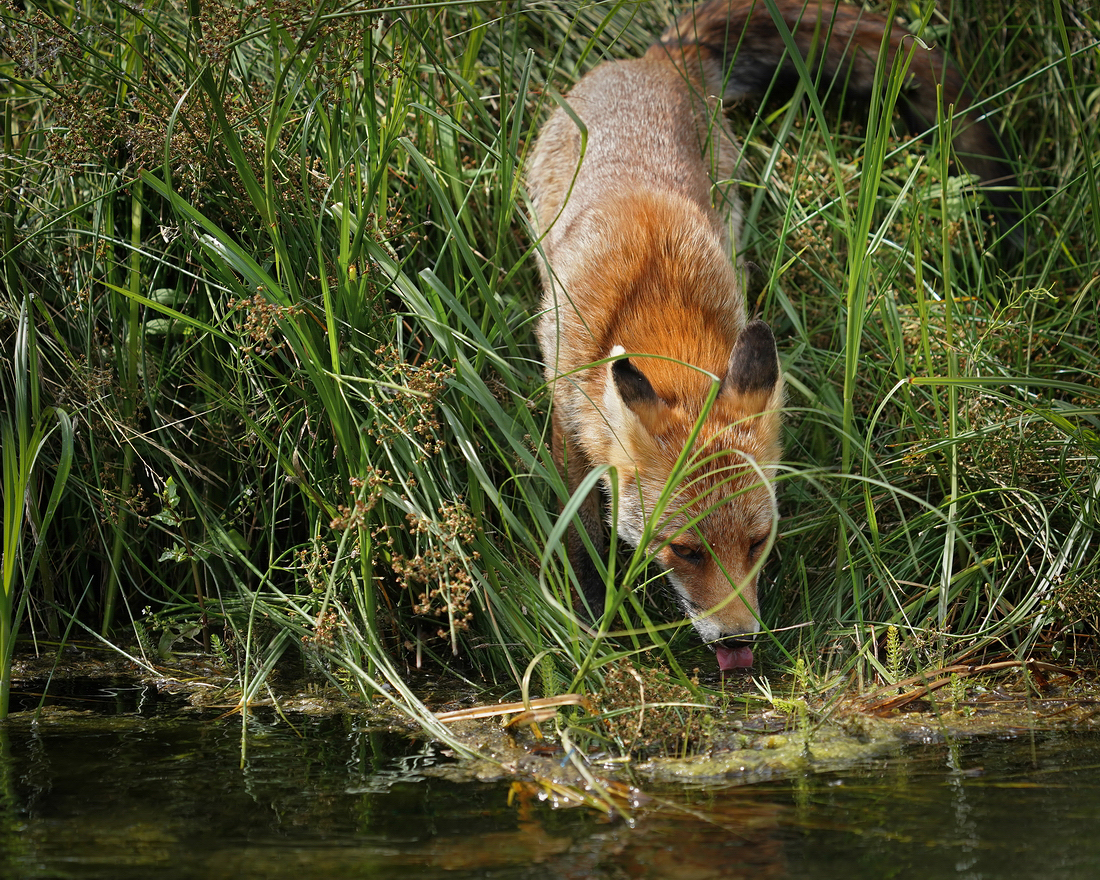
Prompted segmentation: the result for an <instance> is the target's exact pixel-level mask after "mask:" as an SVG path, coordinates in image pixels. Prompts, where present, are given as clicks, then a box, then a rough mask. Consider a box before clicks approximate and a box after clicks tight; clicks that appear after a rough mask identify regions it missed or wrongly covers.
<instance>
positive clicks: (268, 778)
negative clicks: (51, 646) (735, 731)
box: [0, 686, 1100, 880]
mask: <svg viewBox="0 0 1100 880" xmlns="http://www.w3.org/2000/svg"><path fill="white" fill-rule="evenodd" d="M98 699H100V700H101V701H104V702H106V703H107V705H108V707H109V710H110V711H109V713H108V714H104V712H103V711H98V712H89V713H87V714H85V715H81V716H74V714H73V713H71V712H65V713H60V714H56V715H55V714H51V713H45V714H44V715H43V716H42V717H41V719H40V720H39V721H38V722H36V723H31V722H30V721H29V720H28V719H26V718H16V719H14V720H13V721H11V722H9V723H8V724H7V725H6V726H0V745H2V747H3V760H2V764H0V769H2V773H3V780H4V783H5V785H4V788H3V802H2V804H0V877H4V878H8V877H10V878H55V877H56V878H62V877H64V878H148V877H154V876H155V877H157V878H158V880H177V878H179V880H183V878H223V877H224V878H231V877H232V878H247V877H265V878H276V880H278V878H284V877H285V878H295V880H300V878H313V877H317V878H345V877H347V878H387V877H395V878H396V877H401V878H409V877H417V878H444V877H445V878H452V880H465V878H494V880H495V878H512V877H515V878H520V877H523V878H588V877H591V878H608V880H612V878H615V880H618V878H624V877H639V878H641V877H645V878H664V877H668V878H678V880H695V878H699V880H703V878H719V877H722V878H728V877H733V878H737V877H746V878H748V877H752V878H771V877H792V878H794V877H797V878H823V880H824V878H828V880H836V878H844V880H859V878H875V880H880V878H883V877H920V878H938V877H965V878H990V880H993V878H997V880H1002V878H1017V877H1018V878H1030V877H1042V878H1045V880H1050V878H1090V880H1091V878H1095V877H1097V876H1100V739H1098V738H1097V737H1094V736H1087V735H1072V734H1055V735H1052V734H1046V735H1043V736H1042V737H1040V738H1036V739H1034V740H1032V739H1029V738H1017V739H1014V740H1009V741H992V742H988V741H987V742H981V743H964V744H955V745H935V746H922V747H919V748H916V747H914V748H909V749H906V750H903V751H900V750H899V751H898V752H897V753H896V754H894V755H891V756H889V757H886V758H881V759H877V760H874V761H867V762H864V763H862V764H860V765H859V766H856V767H853V768H850V769H848V770H846V771H844V772H842V773H836V772H834V773H823V774H806V775H800V776H798V777H797V778H793V779H787V780H784V781H779V782H768V783H757V784H753V785H742V786H730V787H726V788H721V789H715V788H709V789H699V790H684V789H683V788H682V787H680V788H676V789H664V790H652V791H651V793H652V794H653V795H654V796H655V798H654V800H653V801H652V802H651V803H650V804H649V805H648V807H647V808H646V809H645V810H642V811H639V812H638V813H637V814H636V815H635V817H634V821H633V823H632V826H631V823H627V822H624V821H622V820H621V819H617V820H609V819H607V818H606V817H604V816H601V815H598V814H596V813H595V812H593V811H590V810H585V809H570V810H553V809H551V808H550V807H549V806H548V805H547V804H546V803H544V802H542V801H540V800H539V798H538V797H537V796H536V795H535V794H534V793H533V790H532V789H531V788H524V787H517V788H516V789H515V790H512V791H510V788H511V786H510V783H509V782H494V783H481V782H454V781H447V780H445V779H442V778H439V777H438V776H437V775H436V774H437V772H438V770H439V768H440V767H441V766H443V765H445V764H446V763H447V762H448V761H449V760H450V759H449V758H447V757H446V756H445V755H444V754H442V752H441V751H440V750H439V749H438V748H437V747H435V746H433V745H431V744H424V743H421V742H416V741H414V740H411V739H409V738H407V737H404V736H402V735H399V734H394V733H386V732H380V731H378V730H373V729H371V727H370V725H369V723H368V722H367V721H366V720H365V719H363V718H362V717H358V716H350V715H349V716H342V717H336V718H332V717H328V718H312V717H292V718H291V719H290V720H291V722H292V723H293V725H294V727H293V728H292V727H291V726H290V725H288V724H287V723H286V722H284V721H283V720H281V719H278V718H277V717H276V716H274V715H272V716H271V717H270V718H267V719H262V718H261V719H260V720H254V721H252V722H251V723H250V727H249V731H248V755H247V759H246V760H245V762H244V765H243V766H241V735H242V730H241V723H240V719H239V717H236V716H230V717H221V716H220V715H219V714H218V713H215V712H211V711H203V712H196V711H194V710H185V711H181V709H180V707H179V706H176V705H171V704H168V705H166V704H164V703H163V701H158V700H156V699H154V696H153V695H152V694H150V693H149V692H148V691H146V690H142V689H140V688H138V689H134V688H126V687H124V686H119V687H118V688H114V689H108V691H107V692H106V694H103V693H101V694H100V695H99V697H98ZM99 708H100V710H102V709H103V706H102V705H101V706H100V707H99ZM510 794H511V803H509V799H510V798H509V795H510Z"/></svg>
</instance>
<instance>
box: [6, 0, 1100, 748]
mask: <svg viewBox="0 0 1100 880" xmlns="http://www.w3.org/2000/svg"><path fill="white" fill-rule="evenodd" d="M874 5H876V6H879V7H881V8H882V9H884V10H885V9H886V6H885V4H874ZM896 11H898V12H900V13H901V14H903V15H907V16H912V18H911V22H910V23H911V26H912V27H913V29H914V30H921V31H922V33H923V34H924V36H925V39H926V40H928V41H931V40H937V41H947V42H948V43H949V46H950V48H951V50H952V51H953V52H954V54H955V56H956V57H957V58H958V59H959V60H960V62H961V66H962V67H963V68H964V69H965V70H969V71H974V74H973V76H972V82H973V85H974V88H975V90H976V92H977V93H979V94H980V95H982V96H986V97H988V107H989V112H991V113H993V112H994V111H995V112H996V118H997V119H998V120H999V121H1000V123H1001V125H1002V127H1003V137H1004V139H1005V143H1006V146H1007V147H1008V151H1009V154H1010V155H1011V156H1012V157H1013V160H1014V165H1015V167H1016V170H1017V173H1018V177H1019V181H1020V183H1021V184H1022V186H1023V188H1024V202H1025V209H1024V211H1023V217H1022V220H1021V223H1020V224H1019V226H1018V227H1017V229H1016V230H1015V231H1014V232H1012V233H1011V234H1010V233H1009V230H1008V229H1007V228H1005V227H1004V226H1003V225H1002V226H999V225H996V224H991V223H989V222H987V218H985V217H983V214H984V213H986V206H985V204H984V202H983V201H982V197H981V196H980V195H978V194H976V193H975V192H974V191H973V189H972V187H971V186H970V185H969V184H970V181H968V180H967V179H965V178H957V177H951V176H949V175H948V173H947V172H948V170H949V164H950V162H951V157H950V156H949V155H947V153H946V151H940V150H939V149H938V147H937V146H936V144H938V143H941V142H943V141H946V140H947V139H946V138H934V139H933V138H929V139H927V140H921V141H904V140H901V139H899V138H897V137H895V136H894V135H893V134H892V133H891V130H890V125H889V124H883V123H884V122H885V123H888V121H889V120H890V119H891V118H892V108H890V107H880V108H872V111H871V113H872V116H873V118H874V119H875V120H877V123H878V124H873V125H871V126H869V127H868V128H866V129H864V128H863V127H860V126H857V125H854V124H853V123H852V122H851V121H850V119H851V114H845V113H841V112H838V109H837V108H836V107H835V106H832V105H831V104H829V103H826V105H825V107H824V109H822V108H816V109H813V108H810V107H809V106H808V105H804V104H803V103H802V102H801V101H797V100H796V101H792V102H789V103H779V102H778V101H772V102H769V103H768V104H767V105H766V106H765V108H764V110H763V112H761V113H759V114H757V113H755V112H753V109H752V108H735V110H734V111H733V112H734V114H735V116H736V117H737V120H738V123H737V128H738V130H740V131H741V132H743V134H744V138H745V157H744V163H743V166H744V167H743V169H742V178H743V180H744V182H745V183H744V186H743V194H744V197H745V199H746V207H747V217H748V223H747V238H746V241H745V242H744V250H745V252H746V253H747V254H748V255H749V256H750V257H751V259H752V260H753V261H754V262H755V263H756V264H757V265H758V266H759V267H761V271H760V272H759V273H758V278H761V279H762V281H758V282H757V284H756V285H755V286H754V289H753V291H752V302H751V304H750V308H751V311H753V312H754V314H756V315H758V316H760V317H763V318H764V319H766V320H767V321H768V322H769V323H770V324H771V325H772V327H773V329H774V330H775V334H776V337H777V339H778V340H779V344H780V351H781V355H782V357H783V367H784V370H785V372H786V376H787V383H788V387H789V389H790V390H789V394H788V404H789V415H788V418H787V423H786V436H785V448H786V455H787V460H786V462H785V463H784V465H783V467H782V468H781V476H780V479H779V496H780V507H781V514H782V520H781V522H780V535H779V538H778V540H777V543H776V547H775V550H774V551H773V553H772V556H771V558H770V559H769V561H768V563H767V565H766V568H765V570H764V574H763V580H762V583H763V584H764V585H765V586H764V592H763V618H764V623H765V624H766V625H767V626H768V627H770V628H771V630H772V632H771V633H770V635H769V637H768V638H767V639H765V640H764V641H763V643H762V644H761V645H760V648H759V650H758V651H757V657H758V658H759V659H758V663H762V664H763V666H764V668H765V669H783V670H789V671H792V672H796V673H797V674H796V682H800V683H801V686H802V687H803V688H804V689H807V690H812V689H815V688H816V687H817V686H818V685H821V686H822V687H824V686H825V685H832V684H835V683H836V682H837V681H838V680H840V681H851V682H853V683H856V684H865V685H869V684H879V683H888V684H893V683H896V682H898V681H899V680H901V679H905V678H906V677H908V676H911V675H914V674H916V673H919V672H921V671H922V670H924V669H926V668H929V667H946V666H949V665H950V664H951V663H957V662H961V661H963V660H965V659H971V660H974V659H977V658H991V657H995V656H996V657H1004V658H1009V659H1012V660H1019V659H1022V658H1025V657H1028V656H1031V655H1033V654H1042V655H1044V656H1047V657H1050V658H1053V659H1055V660H1057V661H1059V662H1062V663H1074V662H1084V661H1085V660H1088V659H1091V657H1092V652H1093V651H1094V648H1095V639H1096V636H1097V634H1098V629H1100V561H1098V560H1100V547H1098V540H1100V534H1098V520H1097V518H1098V514H1100V511H1098V509H1097V507H1098V504H1100V463H1098V458H1100V348H1098V342H1097V327H1098V314H1097V301H1098V299H1100V297H1098V293H1100V291H1098V289H1097V286H1096V283H1097V278H1100V188H1098V179H1097V178H1098V175H1100V168H1098V167H1097V166H1098V164H1100V152H1098V149H1097V145H1098V144H1100V21H1098V20H1097V19H1096V18H1095V17H1089V16H1090V13H1089V12H1087V11H1085V10H1084V9H1078V10H1071V9H1070V8H1068V7H1066V6H1064V5H1063V4H1061V3H1059V2H1057V0H1037V2H1035V3H1029V4H1019V8H1008V9H1004V10H1000V9H998V10H994V9H992V8H990V7H989V6H988V4H982V3H978V2H962V3H955V4H953V5H952V6H950V12H951V17H950V18H949V19H947V18H944V17H943V16H942V15H941V14H940V13H939V12H934V11H933V10H931V9H930V8H927V7H926V5H925V4H909V5H906V6H905V7H904V8H899V9H897V10H896ZM668 14H669V10H668V9H666V7H665V5H664V4H657V3H653V4H648V3H626V2H617V3H612V2H608V3H597V4H586V5H578V4H573V3H560V4H554V3H549V4H539V5H535V6H531V7H528V8H521V7H516V8H513V7H511V6H509V5H507V4H505V5H498V4H476V3H450V2H444V3H435V4H428V5H416V4H410V5H377V4H373V3H363V4H350V5H340V4H331V3H326V2H321V3H301V2H296V0H271V2H266V3H256V4H252V3H247V4H244V3H232V2H219V3H200V2H199V0H189V2H188V3H183V2H173V0H150V2H148V3H146V4H144V5H132V4H124V3H120V2H108V0H100V2H88V3H86V4H83V5H81V6H79V7H76V6H72V5H68V4H64V3H60V2H57V3H54V2H45V3H38V4H32V3H26V4H24V5H21V6H15V5H10V4H5V5H3V6H0V52H2V55H0V82H2V83H3V97H0V104H2V107H3V110H2V112H3V137H4V142H3V149H2V158H0V198H2V200H3V203H2V206H0V222H2V223H3V231H2V234H3V239H2V243H0V257H2V259H0V336H2V338H3V339H4V348H3V358H4V360H3V364H2V366H0V372H2V374H3V387H4V408H3V409H4V411H3V415H2V418H3V436H2V443H3V460H4V471H3V493H4V494H3V497H4V544H3V548H4V549H3V553H4V556H3V590H4V593H3V597H2V601H0V616H2V621H0V623H2V629H0V639H2V642H3V644H2V645H0V649H2V650H0V661H2V662H3V668H4V676H5V677H4V683H3V694H5V695H6V690H7V686H8V678H7V676H8V673H9V671H10V661H11V656H12V650H13V639H14V637H15V636H16V635H18V636H19V637H20V638H22V639H27V640H33V642H34V643H35V644H36V645H37V646H38V647H39V649H42V650H46V647H47V646H53V645H56V644H59V643H62V642H63V641H64V640H65V639H69V638H72V637H74V636H75V635H98V636H99V637H101V638H103V639H106V640H108V641H110V642H112V643H116V644H131V645H136V646H137V647H135V648H133V649H132V650H133V651H134V653H135V654H137V655H142V654H144V659H145V661H146V662H150V663H153V662H160V661H162V660H164V659H166V657H167V656H168V655H170V653H171V652H172V651H173V650H181V649H182V648H181V645H183V644H185V643H187V642H189V641H190V642H192V643H193V644H196V645H199V646H201V648H202V649H203V650H206V651H208V652H210V653H212V654H215V655H217V656H220V657H223V658H224V659H225V661H226V662H228V663H230V664H231V665H234V666H235V668H236V669H237V673H238V676H239V686H240V689H241V699H242V701H243V702H244V703H245V704H247V702H248V701H249V700H250V699H252V698H254V697H255V696H256V695H257V694H258V693H260V691H261V689H262V688H263V687H264V685H265V682H266V679H267V676H268V675H269V674H270V672H271V670H272V669H273V668H274V667H275V666H276V664H278V663H280V662H289V661H295V662H298V661H300V662H302V663H304V664H305V665H306V667H307V668H309V669H311V670H314V671H315V672H316V674H317V675H323V676H327V677H328V679H329V680H330V681H331V682H332V683H333V684H335V685H337V686H339V687H341V688H344V689H346V690H348V691H351V692H359V693H362V694H364V695H378V694H381V695H384V696H385V697H386V698H387V699H389V700H392V701H393V702H395V703H397V704H398V705H400V706H401V707H402V708H403V709H404V710H405V711H408V712H409V713H411V714H412V715H414V716H415V717H417V718H418V719H419V720H420V722H421V723H422V724H423V725H424V726H425V727H427V728H429V729H430V730H433V731H435V732H436V733H437V734H438V735H440V736H444V737H446V736H447V734H446V732H445V730H444V729H443V728H442V727H440V726H439V725H438V722H437V721H436V720H435V719H434V718H433V716H432V715H431V713H430V712H428V710H427V708H426V707H425V706H424V705H423V703H422V702H421V700H420V698H419V696H418V695H417V693H416V692H415V689H414V688H413V687H411V686H410V684H409V682H408V679H409V676H408V675H407V674H406V670H407V669H409V668H412V667H420V666H428V667H430V668H432V669H438V670H443V671H446V672H449V673H452V674H456V675H461V676H465V677H468V678H474V679H476V680H478V681H479V682H485V683H486V685H487V686H491V687H493V688H494V691H495V692H497V693H500V692H504V693H512V694H518V695H519V696H520V697H521V698H522V699H528V698H529V697H531V696H538V695H542V696H546V697H553V696H555V695H560V694H565V693H570V692H575V691H576V692H595V691H598V690H601V689H602V690H603V693H602V696H601V700H602V703H601V704H600V705H595V704H593V705H592V706H590V708H592V709H594V710H595V712H596V714H597V715H599V714H601V713H602V714H603V715H604V716H606V720H607V722H608V723H607V724H606V725H604V726H600V724H597V723H596V722H595V721H594V720H593V719H594V718H595V717H596V715H593V714H590V713H588V712H586V711H582V710H579V709H578V710H575V711H576V712H577V721H578V723H581V722H585V724H586V726H585V727H584V730H585V731H587V732H588V734H590V735H592V736H598V737H600V738H601V740H602V741H603V742H605V743H607V744H608V745H609V746H610V747H613V748H616V749H621V750H630V749H633V748H636V747H637V745H638V743H644V744H647V745H653V743H655V742H656V743H657V746H656V747H658V748H659V747H660V742H658V741H659V740H660V739H661V736H662V734H661V733H660V732H659V731H658V732H652V731H643V730H641V729H640V727H639V725H640V721H639V718H638V716H639V713H638V712H636V711H633V710H632V708H631V707H630V701H631V699H632V698H633V696H632V695H633V694H634V692H635V691H634V690H633V689H634V688H635V687H636V689H637V693H638V694H639V698H638V699H639V701H640V703H641V704H645V702H646V701H647V700H649V701H650V702H653V699H654V698H653V697H652V694H654V693H656V694H659V695H660V696H658V697H657V698H656V700H657V702H658V703H660V704H661V705H662V706H664V707H665V709H664V710H662V711H664V712H665V713H666V714H665V715H663V716H659V717H662V718H665V719H666V720H665V721H662V722H661V723H662V724H664V723H666V722H667V718H668V717H674V719H675V723H670V722H668V723H670V729H671V728H672V727H675V728H676V730H677V731H680V732H678V733H675V735H673V734H670V737H669V739H668V742H667V749H668V750H669V751H672V752H677V751H683V750H684V749H685V748H689V747H690V746H689V744H687V743H688V741H689V740H690V741H701V740H702V739H705V731H706V726H707V725H708V724H709V723H710V721H708V715H707V713H706V712H705V711H703V710H699V709H698V708H696V707H695V704H699V703H700V702H701V701H702V700H703V698H704V697H705V696H706V691H707V688H706V686H705V682H706V681H707V680H708V679H707V677H706V673H705V672H704V676H703V680H704V684H702V685H701V684H700V683H699V677H698V676H697V675H696V674H695V673H694V672H693V669H694V668H695V667H702V666H705V665H707V664H711V665H712V661H711V660H710V658H709V657H708V656H707V655H706V654H705V653H704V652H702V651H701V650H700V649H699V648H698V646H697V642H696V641H695V637H694V636H693V634H692V633H691V631H690V627H688V626H686V625H685V624H684V623H683V622H682V621H681V620H680V619H679V618H678V616H677V615H676V613H675V612H674V611H672V610H670V608H668V607H666V605H665V599H664V594H663V591H662V588H661V579H660V578H659V577H657V576H655V575H654V573H653V572H651V571H648V570H647V569H646V566H645V560H644V558H643V557H642V556H640V555H637V554H636V555H635V556H633V557H627V556H626V555H625V554H624V555H622V556H621V558H620V559H619V560H618V565H617V566H616V567H613V568H612V569H611V571H610V572H609V577H610V578H612V579H614V581H615V584H616V585H617V587H618V589H619V594H618V595H619V597H620V599H621V601H620V602H619V603H618V604H617V605H616V606H615V613H613V614H610V615H608V619H607V620H606V621H605V623H604V624H603V626H601V627H599V628H596V629H592V628H589V627H587V626H584V625H582V624H581V623H579V622H578V620H577V618H576V616H575V614H574V613H573V610H572V608H573V597H572V591H571V587H570V585H569V581H568V578H567V575H566V573H565V563H564V552H563V546H562V538H563V534H564V528H565V523H566V519H565V518H563V517H561V516H559V510H560V506H561V504H563V503H564V504H565V505H566V513H567V514H568V513H570V512H572V511H574V510H575V504H571V503H570V502H569V499H568V497H567V492H566V490H565V487H564V485H563V484H562V482H561V481H560V480H559V479H558V476H557V474H556V472H555V469H554V467H553V463H552V461H551V459H550V455H549V452H548V449H547V445H548V444H547V441H548V432H549V420H548V418H547V406H548V401H549V395H548V393H547V389H546V388H545V386H544V384H543V382H542V379H541V370H540V366H539V355H538V351H537V348H536V346H535V342H534V337H533V332H532V328H533V322H534V319H535V304H536V302H537V294H536V289H537V268H536V258H537V257H536V254H535V251H534V248H533V247H532V244H531V238H530V235H529V231H530V230H529V226H528V221H527V219H526V218H527V207H526V203H525V194H524V189H523V184H522V176H521V169H522V166H523V160H524V156H525V155H526V152H527V150H528V149H529V147H530V145H531V143H532V141H533V137H534V134H535V132H536V131H537V129H538V125H539V123H540V121H541V120H542V119H543V118H544V116H545V113H546V112H547V110H548V109H549V107H550V106H552V105H553V102H554V101H555V97H556V95H557V93H558V92H559V91H562V92H564V91H565V90H566V89H567V87H568V85H569V84H570V82H572V81H574V80H575V78H576V77H578V76H579V75H581V74H582V73H583V72H584V71H586V70H587V69H589V68H590V67H591V66H592V65H593V64H595V63H597V62H598V61H599V60H600V59H601V58H604V57H624V56H630V55H634V54H637V53H638V52H640V51H642V50H643V49H644V48H645V46H646V45H648V43H649V41H650V40H651V39H652V37H653V36H654V35H656V34H657V33H659V32H660V30H661V29H662V28H663V27H664V25H665V24H666V22H667V16H668ZM860 118H861V119H862V118H863V117H862V116H861V117H860ZM948 124H949V123H948V122H947V121H945V122H944V123H943V126H944V128H945V129H946V126H947V125H948ZM867 132H873V133H874V134H873V139H872V140H871V141H870V142H868V140H867V139H866V138H865V136H866V135H867ZM880 163H881V166H882V167H881V173H879V171H878V167H877V166H878V165H879V164H880ZM657 667H660V668H657ZM605 682H606V685H607V686H606V687H604V683H605ZM647 689H648V691H649V693H650V696H649V697H647V696H646V695H645V694H646V690H647ZM0 699H2V698H0ZM570 705H572V704H570ZM792 705H796V704H795V703H792ZM801 705H802V709H801V710H799V711H805V703H802V704H801ZM796 708H797V707H796ZM4 711H6V702H0V715H2V714H3V713H4ZM792 711H795V710H792ZM668 712H672V713H673V715H672V716H668V715H667V713H668ZM650 717H651V718H653V717H657V716H654V715H652V714H651V716H650ZM586 719H587V721H586ZM677 737H679V739H677Z"/></svg>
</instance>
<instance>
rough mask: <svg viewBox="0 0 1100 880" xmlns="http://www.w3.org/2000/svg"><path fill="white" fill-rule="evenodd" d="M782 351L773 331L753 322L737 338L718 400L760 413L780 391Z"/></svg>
mask: <svg viewBox="0 0 1100 880" xmlns="http://www.w3.org/2000/svg"><path fill="white" fill-rule="evenodd" d="M779 384H780V378H779V352H778V351H777V350H776V347H775V337H774V336H773V335H772V331H771V328H770V327H768V325H767V324H765V323H764V322H763V321H750V322H749V323H748V324H746V325H745V329H744V330H742V331H741V335H740V336H738V337H737V342H736V343H735V344H734V346H733V352H732V353H731V354H730V361H729V367H727V368H726V375H725V378H723V379H722V387H721V389H720V390H719V392H718V394H719V397H721V398H724V399H725V400H727V401H730V402H735V403H737V404H739V405H740V407H741V408H743V409H744V410H746V411H747V412H751V413H761V412H764V410H766V409H767V408H768V407H769V405H772V404H771V401H772V397H773V396H774V395H775V394H776V392H777V391H778V390H779Z"/></svg>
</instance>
